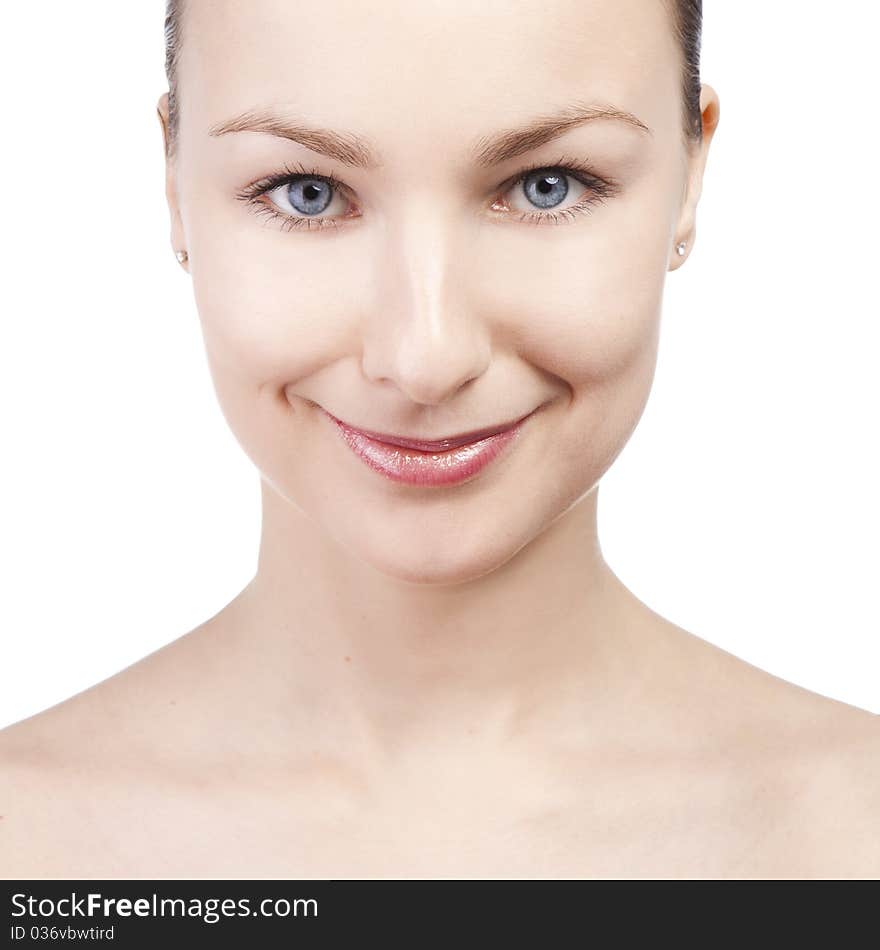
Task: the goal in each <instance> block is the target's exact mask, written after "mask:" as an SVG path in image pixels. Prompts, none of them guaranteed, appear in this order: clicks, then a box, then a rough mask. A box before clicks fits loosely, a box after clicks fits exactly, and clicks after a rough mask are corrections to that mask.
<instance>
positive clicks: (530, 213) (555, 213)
mask: <svg viewBox="0 0 880 950" xmlns="http://www.w3.org/2000/svg"><path fill="white" fill-rule="evenodd" d="M572 181H573V182H574V185H573V186H572V184H570V182H572ZM501 188H502V189H503V191H499V193H498V194H499V196H498V198H496V199H495V201H494V202H493V204H492V206H491V207H492V209H493V210H494V211H500V212H502V213H504V214H514V215H515V217H516V218H517V220H520V221H528V222H532V223H535V224H540V223H542V222H545V221H547V222H550V223H554V224H555V223H559V221H560V220H564V219H567V218H572V217H574V216H575V215H577V214H581V213H583V212H587V211H590V210H591V206H592V205H594V204H598V203H599V202H601V201H604V200H605V198H607V197H609V196H610V195H612V194H614V192H615V184H614V183H613V182H611V181H609V180H607V179H604V178H600V177H599V176H597V175H596V174H595V173H594V172H593V171H592V170H591V169H590V168H589V167H587V166H586V165H584V164H582V163H580V162H578V161H577V160H570V159H562V160H561V161H560V162H557V163H555V164H553V165H536V166H532V167H531V168H527V169H524V170H523V171H521V172H519V173H518V174H517V175H516V176H515V177H514V178H513V179H509V180H508V181H507V182H505V184H504V185H502V186H501ZM572 191H574V192H575V193H576V194H575V196H576V199H577V200H575V201H574V203H573V204H569V205H568V206H567V207H563V205H564V204H565V203H566V201H569V202H570V201H571V198H570V193H571V192H572ZM511 192H514V193H515V195H514V198H513V200H514V203H515V204H516V205H517V206H516V207H511V206H510V201H509V199H508V198H507V196H508V194H510V193H511ZM347 193H348V189H347V188H346V186H345V185H343V184H342V182H340V181H338V180H337V179H336V178H334V177H333V176H332V175H322V174H320V173H319V172H317V171H315V170H309V169H305V168H302V167H301V166H300V169H299V170H298V171H297V170H294V169H291V168H289V167H285V169H284V171H283V172H280V173H278V174H276V175H271V176H269V177H268V178H264V179H262V180H260V181H257V182H254V183H253V184H252V185H249V186H248V187H247V188H246V189H245V190H244V191H242V192H241V193H240V194H238V195H236V197H237V198H239V199H241V200H242V201H245V202H247V203H248V204H249V205H251V206H252V207H253V209H254V211H255V213H257V214H266V215H268V216H269V217H270V218H272V219H274V220H279V219H280V221H281V227H282V229H284V230H290V229H292V228H294V227H307V228H323V227H328V226H329V227H338V219H339V218H340V217H341V218H343V219H345V218H352V217H358V216H359V214H358V213H355V214H351V213H350V212H346V211H345V210H344V209H346V208H347V206H348V204H349V201H348V199H347V198H346V195H347ZM264 195H265V196H266V198H267V199H268V203H266V202H265V201H262V200H260V199H261V198H262V196H264ZM337 204H338V205H341V206H342V208H343V213H342V214H341V215H335V216H334V215H333V214H332V213H331V214H329V215H328V216H326V217H323V215H324V214H325V212H327V211H328V209H330V210H331V212H332V209H333V208H334V206H335V205H337ZM337 210H338V209H337Z"/></svg>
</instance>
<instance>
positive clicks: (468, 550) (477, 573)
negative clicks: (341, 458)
mask: <svg viewBox="0 0 880 950" xmlns="http://www.w3.org/2000/svg"><path fill="white" fill-rule="evenodd" d="M474 527H475V528H476V529H477V530H476V531H475V536H474V538H464V537H462V536H461V534H460V533H459V534H458V536H455V534H454V533H451V536H448V537H446V538H444V539H440V538H434V539H432V540H426V537H425V532H424V531H423V530H422V531H421V532H419V531H416V532H415V533H414V534H415V536H414V537H412V538H409V539H402V538H399V537H397V538H395V539H392V540H391V541H388V540H386V539H385V538H382V537H380V536H379V535H377V534H372V535H371V536H370V537H369V539H366V538H363V537H361V538H352V537H348V538H346V539H345V540H343V541H342V543H343V544H344V546H345V547H346V549H347V550H348V551H349V552H350V553H351V554H353V555H354V556H355V557H357V558H358V559H359V560H360V561H362V562H364V563H365V564H369V565H370V566H371V567H372V568H374V569H375V570H376V571H377V572H378V573H380V574H384V575H385V576H386V577H391V578H394V579H395V580H399V581H402V582H404V583H406V584H413V585H418V586H420V587H428V586H430V587H447V586H453V585H458V584H466V583H468V582H469V581H474V580H477V578H480V577H483V576H484V575H486V574H490V573H491V572H492V571H495V570H497V569H498V568H499V567H501V566H502V565H503V564H505V563H506V562H507V561H509V560H510V559H511V558H512V557H513V556H514V555H515V554H516V553H517V552H518V551H519V550H521V549H522V548H523V547H524V546H525V545H526V544H527V543H528V541H529V538H528V536H526V537H523V538H522V539H521V540H516V539H514V538H511V537H508V538H504V537H499V534H498V532H497V530H496V531H492V530H491V526H489V525H486V530H485V533H484V534H483V535H482V537H480V536H479V534H480V531H479V527H478V526H474Z"/></svg>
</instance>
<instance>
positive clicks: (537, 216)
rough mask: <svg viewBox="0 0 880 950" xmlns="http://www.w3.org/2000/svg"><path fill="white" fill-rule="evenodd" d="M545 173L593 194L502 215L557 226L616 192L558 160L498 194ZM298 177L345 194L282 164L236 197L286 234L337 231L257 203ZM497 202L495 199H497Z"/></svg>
mask: <svg viewBox="0 0 880 950" xmlns="http://www.w3.org/2000/svg"><path fill="white" fill-rule="evenodd" d="M535 171H546V172H548V173H554V172H561V173H562V174H564V175H565V176H567V177H570V178H574V179H575V180H576V181H578V182H580V183H581V184H582V185H585V186H586V187H587V188H588V189H590V191H592V195H590V196H589V197H587V196H586V195H585V196H584V197H582V198H581V200H580V201H579V202H578V203H577V204H576V205H573V206H572V207H571V208H566V209H564V210H563V211H538V212H534V213H533V212H530V211H507V212H504V214H510V215H514V216H515V217H516V219H517V220H518V221H524V222H527V223H530V224H543V223H545V222H547V223H550V224H560V223H562V221H566V220H572V219H574V218H575V217H577V216H578V215H580V214H584V213H592V210H593V206H594V205H598V204H601V203H602V202H603V201H605V200H606V198H610V197H613V196H614V195H615V194H616V193H617V182H615V181H614V180H613V179H608V178H600V177H599V176H598V175H596V173H595V172H594V171H593V170H592V169H591V168H590V166H589V165H587V164H586V163H585V162H581V161H579V160H578V159H576V158H566V157H565V156H562V157H560V158H559V159H558V160H557V161H556V162H553V163H551V164H549V165H548V164H545V163H536V164H534V165H529V166H528V167H527V168H523V169H520V171H518V172H517V173H516V175H514V176H513V178H510V179H508V180H507V181H506V182H504V183H503V184H502V185H500V186H499V194H500V195H504V194H506V193H507V192H508V191H509V190H510V189H511V188H513V187H515V186H516V185H519V184H522V182H523V181H525V179H526V178H528V177H529V175H531V174H532V172H535ZM300 178H317V179H319V180H320V181H323V182H326V183H327V184H329V185H330V187H331V188H332V189H333V190H334V192H335V191H341V192H342V193H343V194H347V193H348V187H347V186H346V185H345V184H344V183H343V182H341V181H339V179H338V178H336V177H335V176H333V175H323V174H321V173H320V172H319V171H318V170H317V169H316V168H306V167H305V166H304V165H299V164H298V165H295V166H292V167H291V166H290V165H287V164H285V165H284V168H283V170H282V171H279V172H276V173H274V174H272V175H268V176H267V177H265V178H261V179H259V180H258V181H255V182H253V183H252V184H250V185H248V186H247V187H246V188H244V189H243V190H242V191H241V192H239V193H238V194H237V195H236V196H235V197H236V198H237V199H238V200H240V201H244V202H245V203H247V204H248V205H250V206H251V208H252V210H253V211H254V213H255V214H260V215H267V216H268V217H269V218H270V219H271V220H277V221H280V222H281V228H282V230H285V231H291V230H293V229H294V228H302V227H304V228H309V229H321V228H326V227H333V228H338V227H339V224H338V223H337V221H336V220H335V219H334V218H332V217H331V218H319V217H309V216H308V215H303V216H302V217H294V216H293V215H289V214H287V213H285V212H284V211H282V210H281V209H280V208H277V207H275V206H274V205H272V204H266V203H265V202H262V201H259V198H260V197H261V196H262V195H264V194H266V193H268V192H270V191H274V190H275V189H276V188H279V187H280V186H281V185H286V184H291V183H293V182H294V181H296V180H297V179H300ZM496 200H497V199H496Z"/></svg>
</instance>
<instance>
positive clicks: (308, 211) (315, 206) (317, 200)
mask: <svg viewBox="0 0 880 950" xmlns="http://www.w3.org/2000/svg"><path fill="white" fill-rule="evenodd" d="M265 195H266V197H267V198H268V199H269V200H270V201H271V202H273V204H275V205H276V206H277V207H278V208H279V209H280V210H281V211H283V212H284V213H285V214H288V215H291V216H297V215H303V216H304V217H307V218H314V217H315V216H316V215H319V214H323V213H324V212H325V211H328V209H330V211H329V212H328V214H331V215H332V212H333V206H334V205H337V206H339V207H338V208H337V212H342V213H344V211H345V207H346V205H347V204H348V202H347V200H346V199H345V198H344V197H343V196H342V193H341V191H340V190H339V189H338V188H336V187H334V185H333V184H332V182H330V181H329V180H328V179H325V178H316V177H299V176H298V177H297V178H296V179H294V180H293V181H287V182H284V183H282V184H281V185H278V186H277V187H275V188H272V189H271V190H269V191H267V192H265Z"/></svg>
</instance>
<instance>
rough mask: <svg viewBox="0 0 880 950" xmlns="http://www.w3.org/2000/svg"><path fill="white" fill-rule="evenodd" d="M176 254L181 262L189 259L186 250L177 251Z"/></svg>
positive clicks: (183, 262)
mask: <svg viewBox="0 0 880 950" xmlns="http://www.w3.org/2000/svg"><path fill="white" fill-rule="evenodd" d="M176 256H177V260H178V261H180V263H181V264H185V263H186V262H187V261H188V260H189V254H187V253H186V251H178V252H177V255H176Z"/></svg>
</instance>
